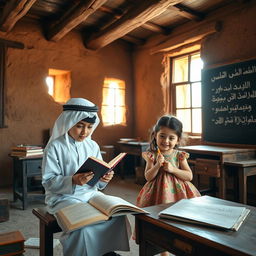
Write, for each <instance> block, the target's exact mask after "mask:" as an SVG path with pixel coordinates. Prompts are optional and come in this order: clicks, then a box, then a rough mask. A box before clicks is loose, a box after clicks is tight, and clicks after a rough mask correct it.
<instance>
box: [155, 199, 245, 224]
mask: <svg viewBox="0 0 256 256" xmlns="http://www.w3.org/2000/svg"><path fill="white" fill-rule="evenodd" d="M245 212H246V208H245V207H236V206H227V205H221V204H207V203H201V202H200V201H199V200H193V199H182V200H180V201H178V202H177V203H175V204H174V205H172V206H170V207H168V208H167V209H165V210H164V211H162V212H160V214H159V215H160V217H165V218H170V219H172V218H175V219H180V220H184V221H186V220H190V221H193V222H201V223H205V224H209V225H213V226H216V227H222V228H225V229H233V227H234V226H235V225H236V223H237V222H238V221H239V220H240V219H241V216H243V215H244V214H245Z"/></svg>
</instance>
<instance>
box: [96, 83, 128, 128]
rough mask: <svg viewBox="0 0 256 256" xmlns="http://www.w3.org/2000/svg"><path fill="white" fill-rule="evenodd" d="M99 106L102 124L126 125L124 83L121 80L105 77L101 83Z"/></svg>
mask: <svg viewBox="0 0 256 256" xmlns="http://www.w3.org/2000/svg"><path fill="white" fill-rule="evenodd" d="M102 94H103V101H102V108H101V115H102V121H103V124H104V125H115V124H121V125H126V116H125V114H126V107H125V83H124V81H122V80H118V79H112V78H106V79H105V81H104V84H103V91H102Z"/></svg>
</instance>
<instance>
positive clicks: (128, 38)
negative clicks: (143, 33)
mask: <svg viewBox="0 0 256 256" xmlns="http://www.w3.org/2000/svg"><path fill="white" fill-rule="evenodd" d="M122 39H123V40H125V41H128V42H131V43H133V44H136V45H143V44H144V43H145V40H143V39H140V38H137V37H134V36H130V35H125V36H123V37H122Z"/></svg>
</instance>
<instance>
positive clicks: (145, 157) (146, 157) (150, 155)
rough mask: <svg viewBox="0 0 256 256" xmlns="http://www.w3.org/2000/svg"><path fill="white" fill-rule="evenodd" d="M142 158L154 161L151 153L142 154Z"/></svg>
mask: <svg viewBox="0 0 256 256" xmlns="http://www.w3.org/2000/svg"><path fill="white" fill-rule="evenodd" d="M142 157H143V158H144V160H145V161H146V162H147V161H154V155H153V154H152V153H150V152H142Z"/></svg>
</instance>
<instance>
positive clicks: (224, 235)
mask: <svg viewBox="0 0 256 256" xmlns="http://www.w3.org/2000/svg"><path fill="white" fill-rule="evenodd" d="M202 198H203V200H204V201H205V202H207V203H218V204H224V205H232V206H245V207H246V208H249V209H250V210H251V212H250V213H249V215H248V216H247V218H246V219H245V221H244V222H243V224H242V225H241V227H240V228H239V230H238V231H223V230H219V229H215V228H211V227H207V226H201V225H196V224H190V223H185V222H179V221H174V220H167V219H163V218H159V217H158V213H159V212H160V211H162V210H164V209H165V208H167V207H168V206H170V204H162V205H156V206H151V207H147V208H145V209H146V210H147V211H149V212H150V215H141V214H140V215H136V216H135V218H138V219H141V220H143V221H146V222H148V223H151V224H154V225H156V226H161V227H163V228H164V229H166V230H169V231H172V232H175V233H176V234H179V235H181V236H184V237H189V238H191V239H194V240H196V241H202V242H203V243H204V244H209V243H210V244H211V246H214V247H222V248H224V249H223V250H230V249H231V250H234V251H235V252H241V255H242V254H245V255H256V207H253V206H249V205H243V204H239V203H235V202H231V201H227V200H223V199H219V198H215V197H210V196H203V197H202Z"/></svg>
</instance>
